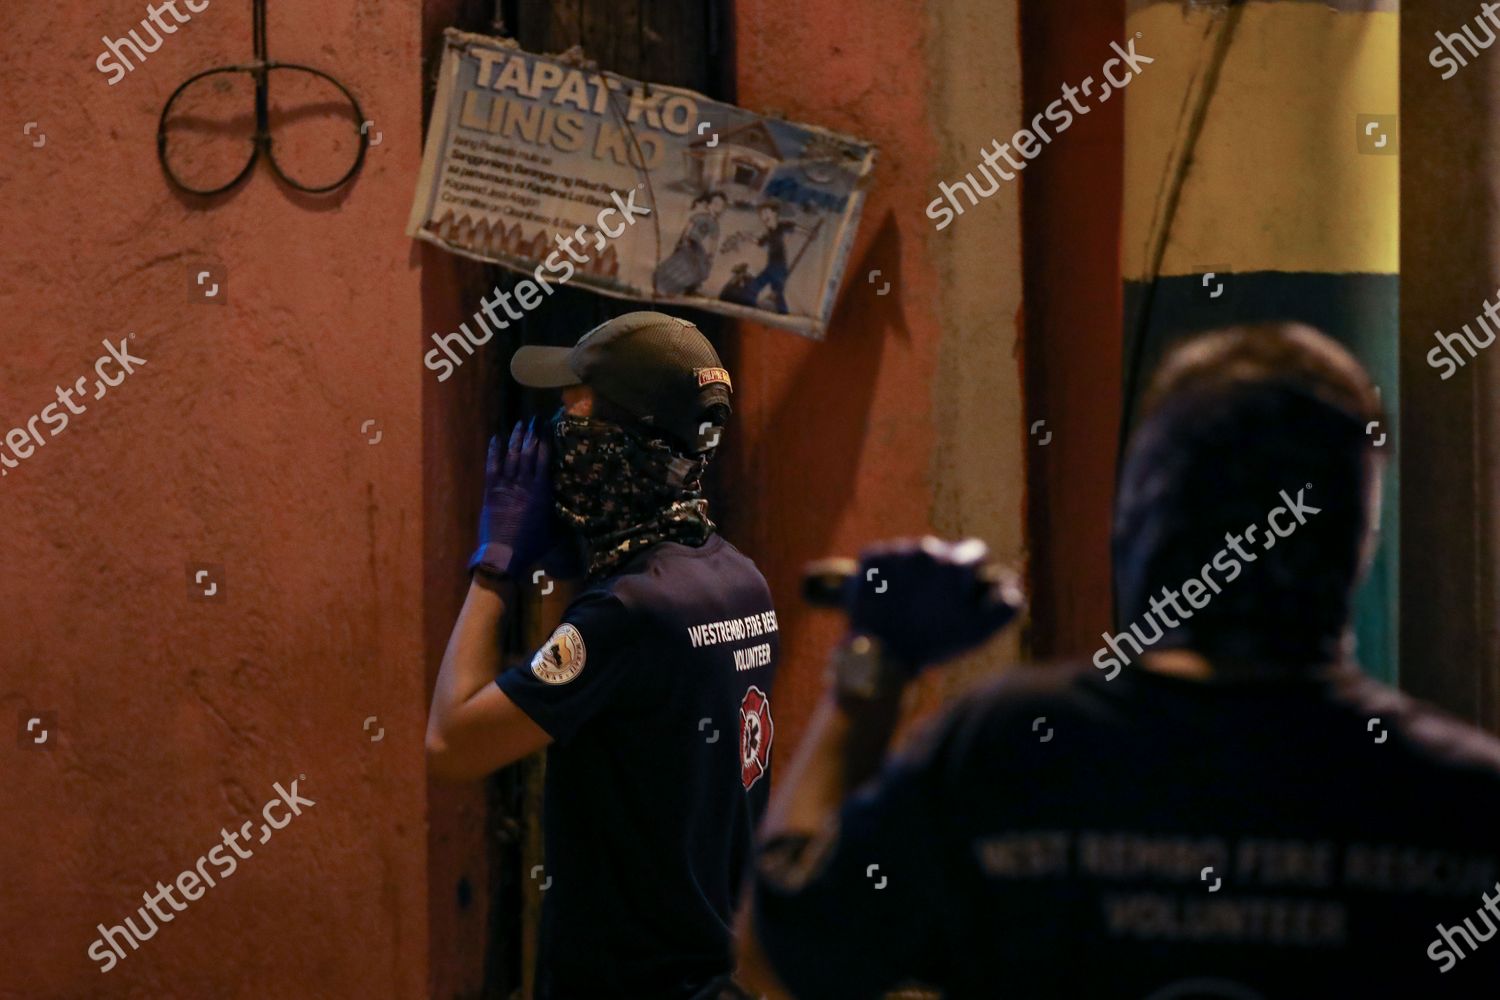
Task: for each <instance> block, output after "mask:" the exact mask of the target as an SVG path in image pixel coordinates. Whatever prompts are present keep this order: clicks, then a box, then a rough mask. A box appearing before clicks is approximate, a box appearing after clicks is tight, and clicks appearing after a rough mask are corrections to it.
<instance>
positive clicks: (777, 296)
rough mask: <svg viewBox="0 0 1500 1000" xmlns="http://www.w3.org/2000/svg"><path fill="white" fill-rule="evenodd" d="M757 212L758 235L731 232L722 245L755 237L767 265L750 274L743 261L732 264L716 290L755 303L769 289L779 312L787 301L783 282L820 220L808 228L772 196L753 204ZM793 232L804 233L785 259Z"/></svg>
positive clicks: (726, 247)
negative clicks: (730, 272)
mask: <svg viewBox="0 0 1500 1000" xmlns="http://www.w3.org/2000/svg"><path fill="white" fill-rule="evenodd" d="M756 213H757V214H758V215H759V216H760V222H761V225H762V227H764V231H763V232H762V233H761V234H760V235H758V236H757V235H755V234H754V233H734V234H731V235H730V237H729V238H728V239H727V240H725V241H724V247H723V249H724V250H726V251H729V250H733V249H735V248H736V247H738V246H739V245H740V242H741V241H742V240H747V239H748V240H754V242H755V243H756V245H757V246H762V247H765V249H766V266H765V267H763V268H761V271H760V273H759V274H756V275H754V276H751V274H750V268H749V267H748V266H747V265H744V264H738V265H736V266H735V268H734V277H733V278H731V279H730V281H729V284H727V285H725V286H724V290H723V291H721V292H720V293H719V298H721V299H723V300H724V301H726V302H738V303H740V304H741V305H747V306H758V304H759V302H760V295H761V292H763V291H765V290H766V289H768V288H769V289H770V290H771V305H772V307H773V308H774V309H775V310H776V311H777V312H779V313H785V312H786V311H787V305H786V283H787V279H788V278H790V277H791V275H792V271H793V270H795V269H796V267H797V264H798V262H799V261H801V260H802V255H803V254H804V253H805V252H806V251H807V248H808V247H809V246H811V245H812V242H813V240H814V239H816V238H817V236H818V230H819V229H821V228H823V220H822V219H819V220H818V221H817V223H816V224H815V225H814V226H813V227H812V228H811V229H809V228H808V227H806V226H803V225H801V224H799V223H797V222H794V221H792V220H790V219H783V218H782V217H781V202H779V201H777V200H776V199H774V198H772V199H769V200H767V201H763V202H761V203H760V205H758V206H757V207H756ZM794 233H804V234H806V236H805V240H804V242H803V244H802V246H801V248H800V249H799V250H798V251H797V255H796V256H795V257H793V258H792V259H791V260H790V261H788V260H787V252H786V240H787V237H788V236H791V235H793V234H794Z"/></svg>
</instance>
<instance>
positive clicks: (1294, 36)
mask: <svg viewBox="0 0 1500 1000" xmlns="http://www.w3.org/2000/svg"><path fill="white" fill-rule="evenodd" d="M1222 16H1223V15H1222V13H1221V14H1220V17H1222ZM1398 17H1399V15H1398V14H1396V13H1393V12H1361V13H1356V12H1339V11H1336V10H1332V9H1330V8H1328V7H1325V6H1322V5H1320V4H1302V3H1250V4H1247V5H1246V7H1245V8H1244V11H1243V13H1242V15H1241V18H1240V22H1239V25H1238V28H1237V29H1236V32H1235V35H1234V39H1233V42H1232V44H1231V46H1230V48H1229V50H1228V54H1227V57H1226V59H1225V62H1224V66H1223V69H1222V71H1221V73H1220V76H1219V80H1218V85H1217V87H1216V88H1215V91H1214V96H1213V98H1212V100H1211V102H1210V103H1209V105H1208V112H1207V115H1206V118H1205V120H1204V125H1203V131H1202V134H1201V135H1200V137H1199V139H1198V142H1197V145H1196V147H1195V151H1194V154H1193V162H1192V164H1191V165H1190V167H1189V168H1188V172H1187V175H1186V181H1185V183H1184V185H1183V188H1182V194H1181V198H1180V201H1179V203H1178V206H1177V211H1176V215H1175V218H1174V220H1173V222H1172V226H1171V230H1170V237H1169V239H1168V241H1167V247H1166V254H1165V256H1164V258H1163V262H1162V270H1161V273H1162V274H1163V275H1182V274H1192V273H1196V272H1197V271H1198V270H1199V269H1200V267H1201V266H1202V265H1205V264H1208V265H1219V266H1226V265H1227V266H1228V268H1229V269H1230V270H1233V271H1241V272H1243V271H1265V270H1270V271H1321V272H1331V273H1348V272H1366V273H1377V274H1394V273H1396V272H1397V271H1398V270H1399V265H1398V260H1399V252H1398V237H1399V229H1398V218H1399V209H1400V187H1399V185H1400V175H1399V161H1400V157H1399V156H1397V155H1377V154H1370V153H1360V152H1359V143H1358V133H1359V131H1360V127H1359V118H1360V116H1361V115H1390V116H1394V115H1395V114H1396V113H1397V111H1398V108H1399V101H1400V90H1399V84H1398V73H1399V66H1398V60H1397V44H1398V34H1399V32H1398ZM1222 23H1223V22H1222V21H1221V20H1216V19H1215V18H1214V16H1213V15H1212V13H1211V12H1210V11H1209V10H1207V9H1206V8H1186V9H1185V8H1184V5H1181V4H1159V5H1153V6H1149V7H1145V8H1142V9H1139V10H1136V11H1135V12H1133V13H1132V14H1131V15H1130V17H1129V20H1128V22H1127V24H1128V31H1129V32H1130V33H1131V34H1134V33H1136V32H1139V33H1140V38H1139V39H1138V40H1137V42H1136V48H1137V51H1139V52H1141V53H1142V54H1144V55H1147V56H1151V57H1153V58H1155V60H1156V62H1155V63H1154V64H1152V65H1150V66H1147V67H1145V68H1144V69H1143V71H1142V73H1141V75H1140V76H1138V77H1137V78H1136V79H1135V80H1134V81H1133V82H1132V83H1131V84H1130V86H1129V88H1128V89H1127V90H1126V108H1125V136H1126V139H1125V211H1124V224H1123V227H1122V233H1123V235H1122V241H1123V247H1122V252H1123V265H1124V274H1125V277H1126V278H1127V279H1136V280H1142V279H1145V278H1147V277H1148V272H1149V268H1150V264H1151V247H1152V240H1153V232H1152V227H1153V226H1160V225H1161V219H1160V217H1159V216H1160V215H1161V212H1162V207H1161V206H1162V205H1164V204H1165V202H1166V199H1167V190H1168V187H1169V185H1170V180H1171V177H1172V172H1173V169H1174V167H1175V165H1176V162H1177V158H1178V157H1180V156H1181V155H1182V148H1181V147H1182V146H1183V144H1184V142H1185V138H1186V134H1187V131H1188V122H1189V120H1190V119H1191V117H1192V109H1193V107H1194V101H1195V100H1196V99H1197V97H1198V93H1199V87H1200V86H1201V83H1202V79H1203V76H1204V74H1205V71H1206V70H1207V67H1208V64H1209V60H1210V59H1211V56H1212V53H1213V49H1214V38H1215V33H1216V32H1217V31H1218V30H1220V25H1222ZM1387 142H1388V143H1390V144H1394V145H1398V146H1399V136H1398V135H1397V134H1396V133H1395V132H1394V131H1393V132H1391V134H1390V135H1389V137H1388V140H1387Z"/></svg>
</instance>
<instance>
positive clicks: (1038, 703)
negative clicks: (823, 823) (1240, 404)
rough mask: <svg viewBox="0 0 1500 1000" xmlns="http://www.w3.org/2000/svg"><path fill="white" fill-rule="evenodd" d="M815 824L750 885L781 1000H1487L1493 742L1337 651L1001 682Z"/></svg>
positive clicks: (1493, 915)
mask: <svg viewBox="0 0 1500 1000" xmlns="http://www.w3.org/2000/svg"><path fill="white" fill-rule="evenodd" d="M838 829H839V836H838V840H837V842H836V844H835V845H834V846H833V848H832V849H831V850H830V851H829V853H828V854H827V855H825V857H824V859H823V862H822V864H821V865H820V866H819V867H818V868H817V870H816V873H815V874H814V875H812V877H811V878H810V879H808V880H807V881H805V882H801V883H798V882H797V881H795V880H792V879H785V878H782V877H781V876H779V875H778V874H777V872H778V869H777V868H776V867H775V866H774V865H771V864H768V866H767V868H766V869H765V870H764V872H763V874H762V876H761V877H760V879H759V881H758V890H757V895H756V909H757V915H756V926H757V928H758V930H759V932H760V938H761V943H762V945H763V947H764V949H765V951H766V953H767V954H768V955H769V956H770V958H771V959H772V961H773V962H774V963H775V965H776V966H777V969H778V971H779V972H780V973H781V977H782V979H783V981H784V982H785V983H786V985H787V986H788V987H789V988H790V989H791V990H792V993H793V994H794V995H795V996H797V997H798V998H799V1000H822V998H830V1000H861V998H865V997H879V996H881V995H883V993H884V991H885V990H887V989H889V988H891V987H892V986H894V985H896V984H897V983H900V982H902V981H905V980H915V981H919V982H922V983H925V984H930V985H933V986H937V987H939V988H941V989H942V990H943V995H944V996H945V997H946V998H948V1000H960V998H989V997H1006V998H1011V997H1014V998H1018V1000H1019V998H1041V997H1046V998H1059V1000H1064V998H1065V1000H1074V998H1084V997H1087V998H1090V1000H1105V998H1116V997H1118V998H1122V1000H1188V998H1191V1000H1326V998H1341V997H1362V998H1374V997H1380V998H1385V997H1390V998H1402V1000H1407V998H1411V1000H1417V998H1421V1000H1428V998H1433V997H1457V998H1471V997H1472V998H1476V1000H1477V998H1485V997H1500V934H1497V930H1500V740H1496V739H1495V738H1494V737H1492V736H1489V735H1488V734H1485V733H1483V732H1481V731H1479V730H1477V729H1473V728H1471V727H1468V726H1465V725H1462V724H1460V723H1459V722H1458V721H1457V720H1455V719H1453V718H1451V717H1449V716H1446V715H1444V714H1443V713H1442V712H1440V711H1438V710H1436V709H1433V708H1431V707H1429V706H1426V705H1423V704H1421V703H1420V702H1416V701H1414V700H1413V699H1411V698H1409V697H1407V696H1405V695H1402V694H1401V693H1399V692H1397V691H1395V690H1392V689H1391V688H1388V687H1386V686H1384V685H1382V684H1379V683H1377V682H1375V681H1373V680H1370V679H1369V678H1366V677H1364V676H1362V675H1361V674H1359V673H1358V671H1357V670H1355V669H1354V668H1352V667H1348V668H1340V669H1337V670H1334V671H1330V672H1328V673H1326V674H1322V675H1318V676H1305V677H1296V678H1287V679H1279V680H1278V679H1267V680H1247V681H1243V682H1238V681H1215V682H1209V683H1202V682H1197V681H1192V680H1187V679H1180V678H1173V677H1169V676H1163V675H1160V674H1153V673H1150V672H1148V671H1146V670H1142V669H1139V668H1136V667H1127V668H1126V669H1124V670H1122V671H1120V672H1119V673H1118V675H1117V676H1115V677H1114V678H1113V679H1108V678H1107V677H1106V675H1104V674H1101V673H1100V672H1099V671H1098V670H1096V669H1093V668H1092V667H1089V666H1087V665H1083V666H1079V667H1075V668H1043V669H1032V670H1016V671H1013V672H1012V673H1011V674H1010V675H1008V676H1007V677H1005V678H1004V679H1002V680H1000V681H999V682H997V683H995V684H994V685H992V686H990V687H988V688H986V689H985V690H983V691H980V692H976V693H975V694H973V695H971V696H969V697H966V698H965V699H963V700H961V701H960V702H959V703H957V704H956V705H955V706H954V707H953V708H952V709H951V710H949V711H946V712H945V713H944V714H943V715H942V716H941V717H940V718H939V719H938V720H937V722H936V724H935V725H933V726H931V727H930V728H929V729H928V730H927V732H926V733H925V734H924V736H923V737H921V738H920V739H918V740H917V741H915V743H914V745H913V746H912V747H911V748H910V749H909V750H908V751H906V752H904V753H901V754H899V755H897V756H895V757H894V758H893V759H892V760H891V761H890V762H889V763H888V766H887V767H886V769H885V770H884V772H883V773H882V774H881V775H880V776H879V777H878V778H877V779H876V780H874V781H872V782H871V783H870V784H869V785H868V786H866V787H865V788H863V789H862V790H861V791H860V792H859V793H858V794H856V795H854V796H852V797H851V798H850V799H849V800H848V801H847V802H846V803H845V805H844V807H843V810H842V815H841V817H840V823H839V827H838ZM787 846H789V847H792V848H795V847H796V844H795V843H792V842H788V844H787ZM776 849H777V848H776V845H775V844H772V845H768V850H770V851H772V855H771V858H774V857H775V851H776ZM771 858H768V861H769V860H771Z"/></svg>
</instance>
